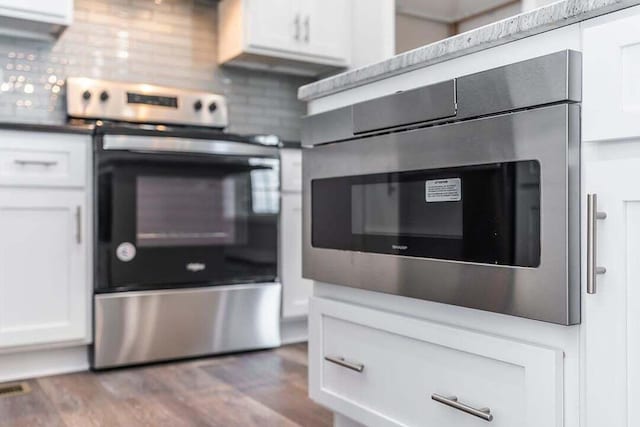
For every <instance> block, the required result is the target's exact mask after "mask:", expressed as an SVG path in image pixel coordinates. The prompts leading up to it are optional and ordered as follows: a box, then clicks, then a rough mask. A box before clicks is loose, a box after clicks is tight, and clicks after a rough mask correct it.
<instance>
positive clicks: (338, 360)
mask: <svg viewBox="0 0 640 427" xmlns="http://www.w3.org/2000/svg"><path fill="white" fill-rule="evenodd" d="M324 360H326V361H327V362H331V363H335V364H336V365H339V366H342V367H343V368H347V369H351V370H352V371H356V372H362V371H364V365H363V364H362V363H356V362H349V361H347V360H345V359H344V357H339V356H325V357H324Z"/></svg>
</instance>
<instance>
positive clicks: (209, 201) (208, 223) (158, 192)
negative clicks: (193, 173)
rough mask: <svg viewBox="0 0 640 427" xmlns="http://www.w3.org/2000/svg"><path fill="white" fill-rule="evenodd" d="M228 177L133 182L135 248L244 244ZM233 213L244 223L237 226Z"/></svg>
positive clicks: (239, 204)
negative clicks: (135, 228) (134, 190)
mask: <svg viewBox="0 0 640 427" xmlns="http://www.w3.org/2000/svg"><path fill="white" fill-rule="evenodd" d="M237 185H238V183H237V182H236V181H235V180H234V179H233V177H179V176H178V177H176V176H145V175H143V176H138V177H137V179H136V206H137V210H136V224H137V232H136V240H137V246H138V247H141V248H142V247H161V246H206V245H231V244H237V243H241V242H242V241H243V240H244V239H246V210H247V207H246V206H243V205H246V200H244V199H243V198H242V197H237V196H236V195H240V194H242V191H241V189H238V188H236V187H237ZM236 213H237V214H238V215H243V213H244V216H245V220H243V221H239V222H237V221H236Z"/></svg>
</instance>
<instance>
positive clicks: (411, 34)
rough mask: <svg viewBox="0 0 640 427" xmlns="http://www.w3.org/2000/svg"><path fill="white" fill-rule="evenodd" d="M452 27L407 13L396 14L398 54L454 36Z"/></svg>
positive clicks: (396, 47)
mask: <svg viewBox="0 0 640 427" xmlns="http://www.w3.org/2000/svg"><path fill="white" fill-rule="evenodd" d="M451 30H452V26H451V25H449V24H447V23H444V22H439V21H434V20H429V19H425V18H421V17H418V16H414V15H409V14H405V13H401V12H399V13H397V14H396V46H395V49H396V53H401V52H405V51H407V50H411V49H415V48H417V47H420V46H424V45H425V44H429V43H432V42H435V41H438V40H442V39H444V38H447V37H449V36H450V35H452V31H451Z"/></svg>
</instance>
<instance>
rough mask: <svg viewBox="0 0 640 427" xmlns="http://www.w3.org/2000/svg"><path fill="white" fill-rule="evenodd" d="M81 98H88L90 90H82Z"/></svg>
mask: <svg viewBox="0 0 640 427" xmlns="http://www.w3.org/2000/svg"><path fill="white" fill-rule="evenodd" d="M82 99H84V100H85V101H88V100H90V99H91V92H89V91H88V90H85V91H84V92H82Z"/></svg>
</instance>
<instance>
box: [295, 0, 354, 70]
mask: <svg viewBox="0 0 640 427" xmlns="http://www.w3.org/2000/svg"><path fill="white" fill-rule="evenodd" d="M300 3H301V4H302V5H304V6H305V8H304V9H303V10H302V13H301V20H302V21H301V22H302V23H301V28H302V37H301V40H300V41H301V43H302V49H303V50H304V51H305V52H307V53H309V54H311V55H317V56H319V57H324V58H333V59H336V60H341V59H343V58H348V56H349V49H350V45H349V43H348V41H349V40H350V37H349V22H350V14H349V8H348V5H349V1H345V0H324V1H323V0H305V1H302V2H300Z"/></svg>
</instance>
